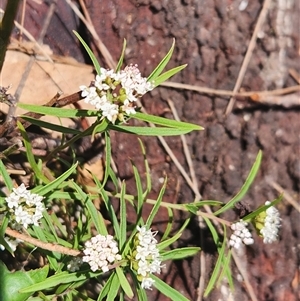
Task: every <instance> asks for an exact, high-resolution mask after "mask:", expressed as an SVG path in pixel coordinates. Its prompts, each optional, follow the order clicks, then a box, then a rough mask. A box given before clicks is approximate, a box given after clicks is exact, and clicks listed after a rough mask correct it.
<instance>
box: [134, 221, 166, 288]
mask: <svg viewBox="0 0 300 301" xmlns="http://www.w3.org/2000/svg"><path fill="white" fill-rule="evenodd" d="M137 230H138V232H139V233H138V234H137V235H136V252H135V260H136V262H137V274H138V278H139V279H141V282H142V283H141V287H142V288H145V289H151V286H152V284H153V283H154V280H153V279H152V278H150V277H149V275H150V274H152V273H158V274H160V271H161V260H160V255H159V251H158V248H157V240H156V239H155V235H156V234H157V232H152V231H151V229H149V230H147V229H146V227H145V226H142V227H139V226H137Z"/></svg>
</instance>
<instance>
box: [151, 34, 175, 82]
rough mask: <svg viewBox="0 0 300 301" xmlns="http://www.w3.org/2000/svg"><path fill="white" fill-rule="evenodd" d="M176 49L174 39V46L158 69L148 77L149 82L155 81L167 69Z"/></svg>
mask: <svg viewBox="0 0 300 301" xmlns="http://www.w3.org/2000/svg"><path fill="white" fill-rule="evenodd" d="M174 47H175V39H173V43H172V46H171V48H170V50H169V51H168V53H167V54H166V55H165V57H164V58H163V59H162V60H161V62H160V63H159V64H158V65H157V66H156V68H155V69H154V70H153V71H152V73H151V74H150V75H149V76H148V78H147V81H148V82H151V81H154V80H155V79H156V78H157V77H158V76H159V75H160V74H161V73H162V72H163V70H164V69H165V67H166V65H167V64H168V63H169V61H170V59H171V57H172V54H173V51H174Z"/></svg>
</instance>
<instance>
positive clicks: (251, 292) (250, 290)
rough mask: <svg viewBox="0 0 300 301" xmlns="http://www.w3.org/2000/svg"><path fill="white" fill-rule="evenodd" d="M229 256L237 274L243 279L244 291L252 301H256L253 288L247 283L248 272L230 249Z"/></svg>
mask: <svg viewBox="0 0 300 301" xmlns="http://www.w3.org/2000/svg"><path fill="white" fill-rule="evenodd" d="M231 252H232V253H231V254H232V258H233V259H234V262H235V264H236V266H237V268H238V270H239V272H240V273H241V275H242V277H243V279H244V283H245V286H246V289H247V292H248V294H249V296H250V298H251V300H252V301H258V299H257V297H256V295H255V293H254V290H253V287H252V285H251V283H250V281H249V278H248V271H247V270H246V269H245V268H244V266H243V263H242V261H241V259H240V257H239V256H238V255H237V254H236V252H235V250H234V249H232V250H231Z"/></svg>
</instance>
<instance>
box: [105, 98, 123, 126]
mask: <svg viewBox="0 0 300 301" xmlns="http://www.w3.org/2000/svg"><path fill="white" fill-rule="evenodd" d="M101 110H102V115H103V116H104V117H106V118H107V119H108V120H109V121H110V122H112V123H115V121H116V120H117V117H118V114H119V107H118V105H116V104H113V103H109V102H106V103H105V104H104V105H103V106H101Z"/></svg>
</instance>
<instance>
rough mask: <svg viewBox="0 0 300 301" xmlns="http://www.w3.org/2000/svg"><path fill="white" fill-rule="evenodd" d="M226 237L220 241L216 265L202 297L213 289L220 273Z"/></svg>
mask: <svg viewBox="0 0 300 301" xmlns="http://www.w3.org/2000/svg"><path fill="white" fill-rule="evenodd" d="M224 237H226V227H225V226H224ZM226 241H227V240H226V239H225V238H224V240H223V243H222V247H221V249H219V256H218V260H217V262H216V265H215V268H214V270H213V272H212V275H211V277H210V279H209V282H208V284H207V287H206V289H205V292H204V297H207V296H208V295H209V294H210V292H211V291H212V290H213V288H214V286H215V284H216V282H217V280H218V277H219V275H220V272H221V269H222V263H223V261H224V254H225V248H226Z"/></svg>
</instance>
